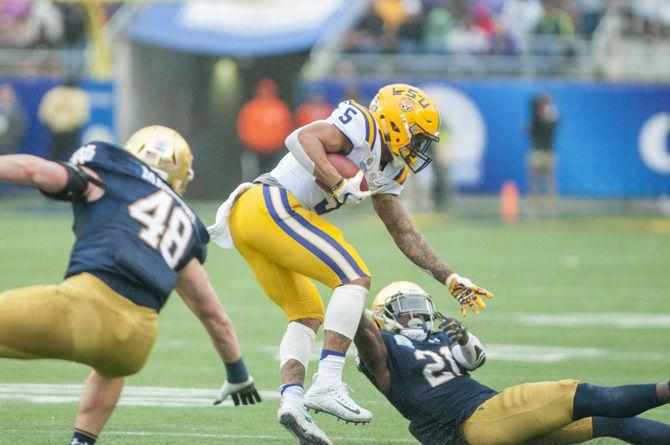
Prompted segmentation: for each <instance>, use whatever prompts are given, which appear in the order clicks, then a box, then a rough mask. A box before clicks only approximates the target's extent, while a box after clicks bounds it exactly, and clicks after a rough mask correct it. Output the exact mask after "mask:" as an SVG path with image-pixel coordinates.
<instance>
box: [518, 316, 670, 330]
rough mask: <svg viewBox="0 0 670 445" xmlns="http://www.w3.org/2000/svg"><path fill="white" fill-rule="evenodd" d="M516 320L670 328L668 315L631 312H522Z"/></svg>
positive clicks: (556, 323)
mask: <svg viewBox="0 0 670 445" xmlns="http://www.w3.org/2000/svg"><path fill="white" fill-rule="evenodd" d="M517 319H518V321H519V322H521V323H523V324H525V325H528V326H557V327H563V326H612V327H617V328H624V329H636V328H666V329H669V328H670V315H664V314H639V313H638V314H631V313H598V314H591V313H589V314H584V313H563V314H524V315H520V316H518V317H517Z"/></svg>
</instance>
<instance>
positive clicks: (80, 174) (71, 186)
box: [40, 162, 104, 201]
mask: <svg viewBox="0 0 670 445" xmlns="http://www.w3.org/2000/svg"><path fill="white" fill-rule="evenodd" d="M58 163H59V164H60V165H62V166H63V167H65V170H67V183H66V184H65V187H64V188H63V190H61V191H59V192H56V193H50V192H46V191H44V190H42V189H40V192H42V194H43V195H44V196H46V197H47V198H49V199H53V200H56V201H81V200H83V199H84V194H85V193H86V189H87V188H88V184H89V183H92V184H95V185H97V186H98V187H100V188H104V186H103V184H102V182H100V181H99V180H97V179H95V178H93V177H91V176H89V175H88V173H86V172H85V171H84V170H83V169H82V168H81V167H80V166H79V165H77V164H73V163H71V162H58Z"/></svg>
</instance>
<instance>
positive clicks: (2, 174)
mask: <svg viewBox="0 0 670 445" xmlns="http://www.w3.org/2000/svg"><path fill="white" fill-rule="evenodd" d="M0 180H2V181H7V182H13V183H15V184H24V185H33V186H35V187H38V188H40V189H42V190H44V191H45V192H49V193H56V192H59V191H60V190H62V189H63V188H65V185H66V184H67V180H68V175H67V170H65V167H63V166H62V165H61V164H59V163H57V162H53V161H47V160H46V159H42V158H39V157H37V156H33V155H22V154H21V155H5V156H0Z"/></svg>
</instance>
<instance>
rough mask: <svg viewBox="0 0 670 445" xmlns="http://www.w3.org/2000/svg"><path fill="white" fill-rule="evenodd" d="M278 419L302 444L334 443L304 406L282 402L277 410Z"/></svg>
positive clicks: (327, 444)
mask: <svg viewBox="0 0 670 445" xmlns="http://www.w3.org/2000/svg"><path fill="white" fill-rule="evenodd" d="M277 419H279V423H281V424H282V426H283V427H284V428H286V429H287V430H288V431H289V432H290V433H291V434H293V435H294V436H295V437H296V439H298V443H300V445H333V442H331V441H330V439H329V438H328V436H326V433H324V432H323V431H321V428H319V427H318V426H316V423H314V421H313V420H312V418H311V417H310V415H309V413H307V410H306V409H305V408H304V407H303V406H300V405H298V404H296V403H290V402H286V403H282V404H281V406H280V407H279V410H278V411H277Z"/></svg>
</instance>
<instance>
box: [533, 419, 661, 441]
mask: <svg viewBox="0 0 670 445" xmlns="http://www.w3.org/2000/svg"><path fill="white" fill-rule="evenodd" d="M598 437H611V438H614V439H619V440H623V441H624V442H627V443H635V444H637V445H663V444H665V443H667V441H668V438H669V437H670V425H666V424H664V423H661V422H656V421H654V420H649V419H643V418H641V417H627V418H624V419H612V418H608V417H586V418H584V419H581V420H578V421H576V422H572V423H571V424H570V425H568V426H566V427H564V428H561V429H560V430H558V431H556V432H554V433H550V434H548V435H546V436H544V437H541V438H539V439H533V440H531V441H529V442H527V443H526V444H525V445H569V444H574V443H582V442H586V441H588V440H591V439H595V438H598Z"/></svg>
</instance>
